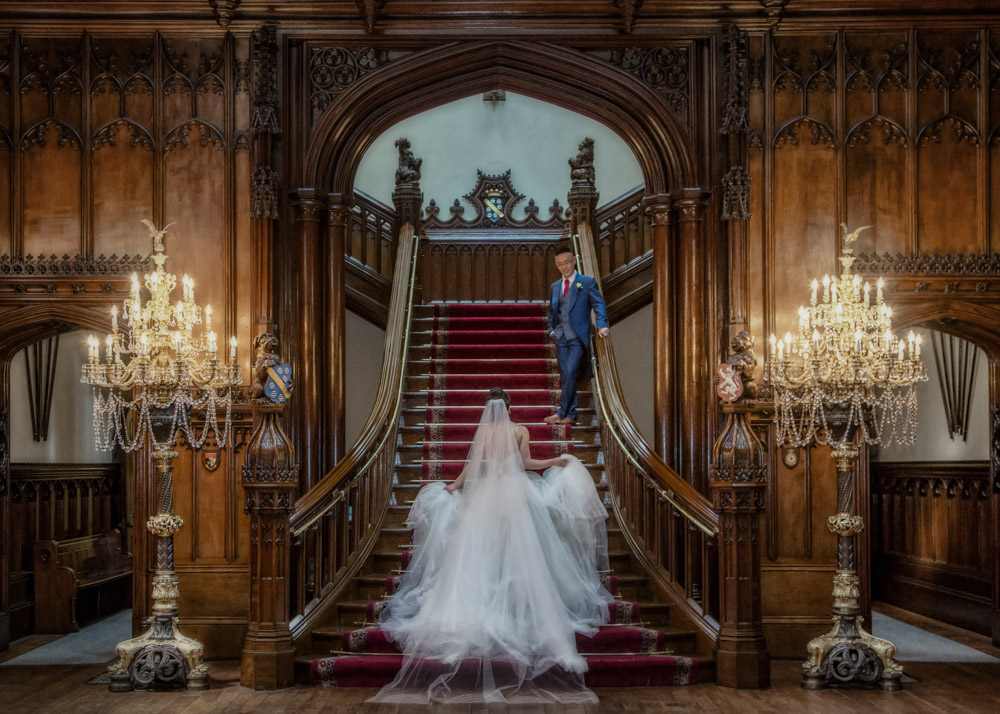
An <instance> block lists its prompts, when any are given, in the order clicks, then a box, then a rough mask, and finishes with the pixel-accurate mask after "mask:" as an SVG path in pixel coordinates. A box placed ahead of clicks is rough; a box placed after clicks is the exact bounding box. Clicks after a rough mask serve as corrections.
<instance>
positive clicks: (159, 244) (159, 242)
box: [142, 218, 177, 252]
mask: <svg viewBox="0 0 1000 714" xmlns="http://www.w3.org/2000/svg"><path fill="white" fill-rule="evenodd" d="M142 223H143V224H144V225H145V226H146V228H148V229H149V237H150V238H152V239H153V250H154V251H157V252H159V251H162V250H164V248H165V246H164V245H163V236H165V235H166V234H167V229H168V228H170V226H172V225H174V223H177V221H174V222H173V223H168V224H167V225H165V226H163V228H157V227H156V225H155V224H154V223H153V222H152V221H151V220H149V219H148V218H143V219H142Z"/></svg>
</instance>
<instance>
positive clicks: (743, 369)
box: [726, 330, 759, 399]
mask: <svg viewBox="0 0 1000 714" xmlns="http://www.w3.org/2000/svg"><path fill="white" fill-rule="evenodd" d="M753 345H754V339H753V335H751V334H750V333H749V332H747V331H746V330H742V331H741V332H740V333H739V334H737V335H736V336H735V337H733V339H732V342H731V343H730V348H731V349H732V351H733V353H732V354H731V355H730V356H729V359H728V360H726V361H727V362H729V364H731V365H732V366H733V368H734V369H735V370H736V371H737V372H739V375H740V379H741V380H742V381H743V395H744V396H745V397H746V398H747V399H755V398H756V397H757V396H758V391H759V390H758V388H757V385H756V384H755V383H754V381H753V370H754V367H756V366H757V356H756V355H755V354H754V353H753Z"/></svg>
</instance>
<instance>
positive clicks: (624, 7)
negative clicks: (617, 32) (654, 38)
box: [615, 0, 642, 34]
mask: <svg viewBox="0 0 1000 714" xmlns="http://www.w3.org/2000/svg"><path fill="white" fill-rule="evenodd" d="M615 4H616V5H617V6H618V12H619V13H620V14H621V16H622V22H623V23H624V24H625V33H626V34H629V33H631V32H632V28H633V27H635V20H636V18H637V17H638V16H639V10H641V9H642V0H615Z"/></svg>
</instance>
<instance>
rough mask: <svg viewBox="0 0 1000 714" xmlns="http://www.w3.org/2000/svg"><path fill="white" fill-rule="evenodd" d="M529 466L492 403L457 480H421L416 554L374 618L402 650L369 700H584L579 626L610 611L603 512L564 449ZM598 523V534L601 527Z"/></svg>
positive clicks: (503, 412) (591, 627) (414, 524)
mask: <svg viewBox="0 0 1000 714" xmlns="http://www.w3.org/2000/svg"><path fill="white" fill-rule="evenodd" d="M567 460H568V461H569V463H568V464H567V466H566V467H565V468H553V469H550V470H549V472H547V474H546V477H545V479H544V480H540V479H538V477H537V476H535V475H531V476H529V475H528V474H527V473H526V472H525V470H524V466H523V464H522V461H521V456H520V453H519V451H518V446H517V441H516V438H515V436H514V425H513V424H512V423H511V421H510V417H509V416H508V413H507V408H506V405H505V404H504V402H503V401H502V400H499V399H497V400H491V401H489V402H487V404H486V408H485V409H484V411H483V416H482V419H481V420H480V423H479V427H478V428H477V430H476V434H475V437H474V439H473V442H472V447H471V449H470V451H469V460H468V465H467V471H466V477H465V483H464V486H463V488H462V489H461V491H456V492H455V493H448V492H447V491H445V490H444V484H443V483H440V482H438V483H431V484H428V485H427V486H425V487H424V488H422V489H421V490H420V493H419V495H418V497H417V499H416V501H415V502H414V505H413V507H412V509H411V511H410V515H409V518H408V520H407V525H408V526H409V527H411V528H413V543H414V554H413V557H412V558H411V561H410V565H409V567H408V568H407V571H406V573H405V574H404V575H403V578H402V581H401V583H400V586H399V590H398V591H397V593H396V594H395V595H394V596H393V597H392V599H391V600H390V601H389V603H388V605H387V606H386V608H385V610H384V611H383V614H382V618H381V623H382V624H381V627H382V629H384V630H386V631H387V633H388V635H389V637H390V638H392V639H393V640H395V641H396V642H397V643H398V645H399V646H400V648H401V649H402V652H403V659H402V666H401V669H400V672H399V674H398V675H397V677H396V678H395V680H393V681H392V682H391V683H390V684H388V685H386V687H384V688H383V689H382V690H381V691H380V692H379V693H378V695H377V696H376V697H375V698H374V700H373V701H378V702H395V703H411V704H416V703H429V702H479V701H487V702H492V701H508V702H520V701H533V702H546V701H548V702H564V703H566V702H593V701H596V700H597V698H596V697H595V696H594V694H593V693H592V692H590V690H588V689H587V688H586V686H585V685H584V681H583V673H584V672H585V671H586V668H587V665H586V661H585V660H584V659H583V658H582V657H581V656H580V655H579V654H578V652H577V648H576V638H575V635H576V633H581V634H584V635H588V636H589V635H593V634H594V633H595V632H596V628H597V627H598V626H599V625H601V624H602V623H604V622H606V621H607V618H608V604H609V603H610V602H612V601H613V598H612V596H611V595H610V594H609V593H608V592H607V590H605V588H604V587H603V586H602V584H601V580H600V575H599V573H598V570H601V569H606V567H607V533H606V529H605V526H604V519H606V518H607V511H606V509H605V508H604V506H603V504H602V503H601V501H600V498H599V497H598V495H597V492H596V489H595V488H594V484H593V481H592V479H591V477H590V475H589V474H588V473H587V470H586V469H585V468H584V467H583V466H582V465H581V464H580V462H579V461H578V460H576V459H575V458H573V457H568V459H567ZM602 536H603V537H602Z"/></svg>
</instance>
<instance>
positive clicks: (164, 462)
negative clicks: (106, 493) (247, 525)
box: [81, 221, 242, 692]
mask: <svg viewBox="0 0 1000 714" xmlns="http://www.w3.org/2000/svg"><path fill="white" fill-rule="evenodd" d="M144 223H146V225H147V226H148V227H149V229H150V235H151V237H152V238H153V256H152V260H153V263H154V264H155V270H154V272H152V273H148V274H146V276H145V284H146V287H147V289H148V290H149V298H148V299H147V300H146V302H145V303H143V300H142V295H141V291H140V287H139V280H138V277H137V276H136V275H135V274H133V275H132V294H131V295H130V297H129V299H128V300H127V301H126V302H125V305H124V311H123V317H124V319H125V320H127V322H128V325H129V332H128V334H125V333H123V332H120V331H119V329H118V311H117V308H112V310H111V326H112V333H111V334H110V335H108V337H107V341H106V345H107V349H106V353H105V359H104V361H102V360H101V359H100V350H99V346H98V342H97V340H96V339H95V338H94V337H90V338H89V343H90V355H89V358H88V360H87V362H86V364H84V365H83V376H82V378H81V381H82V382H84V383H85V384H90V385H91V386H93V387H94V434H95V440H96V442H97V447H98V448H99V449H111V448H113V447H114V446H115V445H116V444H117V445H118V446H120V447H121V448H122V449H124V450H125V451H126V452H131V451H135V450H136V449H138V448H140V447H142V446H144V445H146V444H147V443H148V444H149V446H151V447H152V457H153V461H154V462H155V463H156V491H155V493H156V508H157V513H156V515H154V516H152V517H150V518H149V520H148V521H147V522H146V527H147V529H148V530H149V531H150V533H152V534H153V535H154V536H156V574H155V575H154V576H153V609H152V613H153V616H152V619H151V623H150V627H149V629H148V630H147V631H146V632H145V633H143V634H142V635H140V636H139V637H135V638H133V639H130V640H127V641H125V642H121V643H119V644H118V646H117V647H116V648H115V653H116V654H117V655H118V659H117V660H116V661H115V662H114V663H112V664H111V665H110V667H109V670H110V673H111V684H110V685H109V687H108V689H109V690H110V691H112V692H127V691H130V690H132V689H151V688H154V687H157V686H162V687H174V688H176V687H187V688H188V689H208V670H207V668H206V667H205V663H204V662H203V661H202V652H203V648H202V645H201V643H199V642H198V641H196V640H193V639H191V638H190V637H185V636H184V635H183V634H182V633H181V632H180V629H179V628H178V624H177V623H178V608H177V599H178V598H179V597H180V592H179V588H178V580H177V575H176V574H175V573H174V534H175V533H176V532H177V531H179V530H180V528H181V526H183V525H184V522H183V521H182V520H181V518H180V517H179V516H177V515H176V514H174V512H173V468H172V467H173V461H174V459H175V458H177V452H176V451H174V450H173V448H172V447H173V444H174V443H175V442H176V439H177V437H178V435H179V433H183V434H184V435H185V437H186V438H187V440H188V443H189V444H190V445H191V447H192V448H193V449H197V448H200V447H201V445H202V444H204V443H205V440H206V439H207V438H208V436H209V435H210V434H212V433H214V434H215V435H216V439H217V442H218V445H219V447H220V448H224V447H225V445H226V441H227V439H228V435H229V433H230V428H231V426H232V419H231V413H232V400H233V395H234V392H235V389H236V387H238V386H239V384H240V383H241V382H242V376H241V374H240V368H239V366H238V365H237V364H236V338H232V339H231V340H230V354H229V361H228V363H227V362H220V361H219V360H218V359H217V358H216V352H217V351H218V342H217V339H216V335H215V332H214V331H213V330H212V308H211V306H206V307H205V310H204V311H202V309H201V308H200V307H199V306H198V305H197V304H195V302H194V281H193V280H191V279H190V278H188V277H187V276H186V275H185V276H184V278H183V293H184V295H183V298H182V299H181V300H180V301H178V303H177V305H176V307H174V306H172V305H171V295H170V294H171V292H172V291H173V289H174V287H176V285H177V279H176V277H175V276H174V275H172V274H171V273H168V272H166V270H165V269H164V267H163V266H164V263H165V262H166V259H167V256H166V253H165V252H164V250H165V248H164V245H163V237H164V235H165V233H166V228H164V229H163V230H158V229H156V228H155V226H153V224H152V223H150V222H149V221H144ZM196 325H203V328H202V334H201V336H200V338H199V339H195V337H194V335H193V330H194V327H195V326H196ZM123 356H125V357H129V358H130V359H129V361H128V363H127V364H126V363H125V362H124V361H123V360H122V357H123ZM220 408H223V409H224V410H225V426H224V428H222V429H219V426H218V424H217V414H216V412H217V410H218V409H220ZM195 412H197V413H199V414H203V415H204V418H205V424H204V428H203V429H202V430H201V432H200V433H195V429H193V428H192V426H191V414H192V413H195ZM130 417H131V418H132V419H134V429H132V428H130V425H129V423H128V419H129V418H130Z"/></svg>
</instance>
